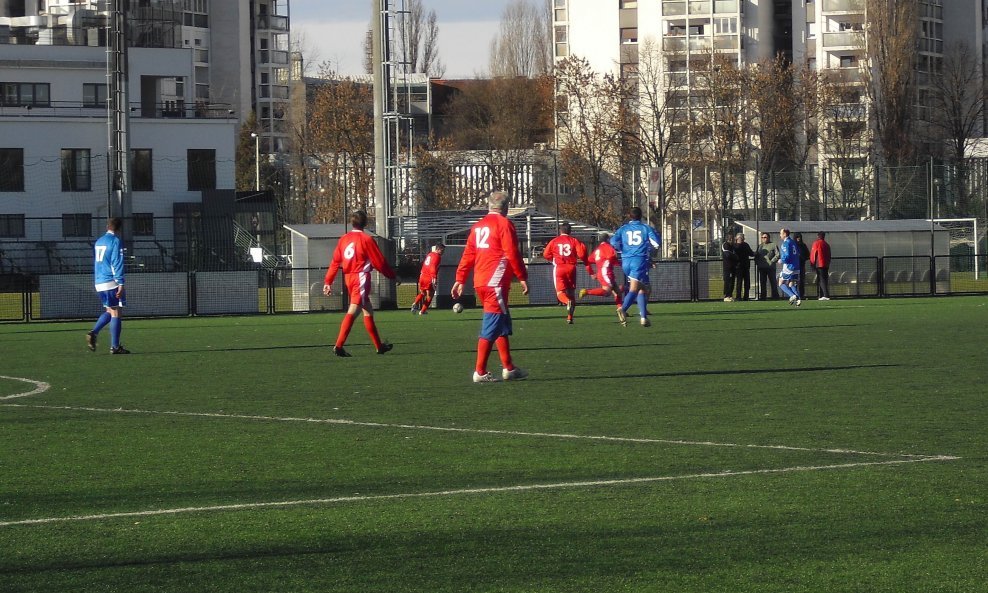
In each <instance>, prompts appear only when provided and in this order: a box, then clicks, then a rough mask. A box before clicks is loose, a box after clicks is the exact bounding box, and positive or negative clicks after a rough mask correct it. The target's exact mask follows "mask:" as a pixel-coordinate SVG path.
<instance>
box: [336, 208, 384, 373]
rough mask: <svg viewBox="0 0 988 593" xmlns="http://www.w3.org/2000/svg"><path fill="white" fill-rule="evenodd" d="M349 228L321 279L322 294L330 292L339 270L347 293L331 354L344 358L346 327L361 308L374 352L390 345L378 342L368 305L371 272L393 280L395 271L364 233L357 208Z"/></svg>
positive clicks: (362, 217)
mask: <svg viewBox="0 0 988 593" xmlns="http://www.w3.org/2000/svg"><path fill="white" fill-rule="evenodd" d="M350 223H351V224H352V225H353V230H351V231H350V232H349V233H347V234H345V235H343V236H342V237H340V241H339V243H337V244H336V250H335V251H334V252H333V260H332V262H331V263H330V264H329V269H328V270H326V279H325V280H324V282H323V286H322V293H323V294H324V295H326V296H329V295H331V294H333V286H332V285H333V280H335V279H336V274H337V272H339V271H340V270H341V269H342V270H343V279H344V283H345V284H346V289H347V292H348V293H349V294H350V308H349V309H347V312H346V315H344V316H343V323H341V324H340V333H339V335H338V336H337V338H336V346H335V347H334V348H333V354H335V355H337V356H343V357H347V356H350V353H349V352H347V351H346V350H344V349H343V345H344V344H346V339H347V336H349V335H350V328H352V327H353V322H354V320H355V319H356V318H357V311H359V310H361V309H363V311H364V327H365V328H366V329H367V333H368V334H370V337H371V341H372V342H374V348H376V349H377V353H378V354H384V353H385V352H388V351H390V350H391V349H392V348H394V346H393V345H392V344H389V343H388V342H382V341H381V336H380V335H378V333H377V325H375V324H374V306H373V305H372V304H371V300H370V292H371V271H372V270H377V271H378V272H380V273H382V274H384V275H385V276H387V277H388V278H390V279H392V280H394V278H395V273H394V270H392V269H391V266H389V265H388V262H387V261H385V259H384V254H382V253H381V250H380V249H379V248H378V246H377V243H376V242H375V241H374V239H373V238H372V237H371V236H370V235H368V234H367V233H365V232H364V227H366V226H367V213H366V212H364V211H363V210H357V211H356V212H354V213H353V215H352V216H351V217H350Z"/></svg>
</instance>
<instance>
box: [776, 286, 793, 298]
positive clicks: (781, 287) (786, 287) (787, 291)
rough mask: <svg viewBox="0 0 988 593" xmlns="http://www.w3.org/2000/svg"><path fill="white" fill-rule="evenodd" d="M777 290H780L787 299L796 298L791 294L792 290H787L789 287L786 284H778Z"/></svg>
mask: <svg viewBox="0 0 988 593" xmlns="http://www.w3.org/2000/svg"><path fill="white" fill-rule="evenodd" d="M779 290H781V291H782V293H783V294H785V295H786V296H787V297H793V296H796V295H794V294H793V293H792V290H790V289H789V285H788V284H780V285H779Z"/></svg>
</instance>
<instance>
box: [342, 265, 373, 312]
mask: <svg viewBox="0 0 988 593" xmlns="http://www.w3.org/2000/svg"><path fill="white" fill-rule="evenodd" d="M346 289H347V292H348V293H350V304H351V305H359V306H360V307H365V305H369V304H370V293H371V273H370V272H357V273H356V274H347V275H346Z"/></svg>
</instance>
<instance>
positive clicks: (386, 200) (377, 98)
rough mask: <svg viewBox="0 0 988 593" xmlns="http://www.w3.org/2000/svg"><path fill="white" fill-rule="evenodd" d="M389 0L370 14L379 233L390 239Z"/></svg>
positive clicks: (374, 4)
mask: <svg viewBox="0 0 988 593" xmlns="http://www.w3.org/2000/svg"><path fill="white" fill-rule="evenodd" d="M387 2H388V0H373V2H372V12H373V14H372V15H371V52H372V54H373V60H372V62H373V64H374V68H373V70H374V199H375V202H374V204H375V208H374V211H375V219H376V221H377V223H376V231H377V234H378V235H380V236H382V237H384V238H385V239H390V238H391V228H390V224H389V217H390V215H391V192H390V184H389V183H388V180H387V174H388V164H389V163H388V161H389V157H390V155H389V154H388V152H389V151H388V129H387V126H386V125H385V122H384V114H385V112H386V110H387V105H386V102H387V99H388V87H389V86H390V82H391V67H390V63H389V60H388V59H387V56H386V53H387V49H388V46H389V45H390V40H387V39H385V35H386V34H387V31H388V27H387V23H386V22H385V20H386V19H387V18H388V7H387Z"/></svg>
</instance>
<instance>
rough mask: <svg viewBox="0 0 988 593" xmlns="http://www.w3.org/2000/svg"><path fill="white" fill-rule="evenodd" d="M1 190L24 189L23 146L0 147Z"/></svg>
mask: <svg viewBox="0 0 988 593" xmlns="http://www.w3.org/2000/svg"><path fill="white" fill-rule="evenodd" d="M0 191H24V149H23V148H0Z"/></svg>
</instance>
